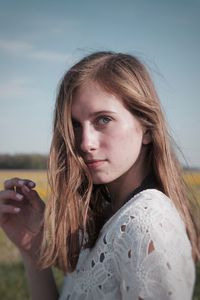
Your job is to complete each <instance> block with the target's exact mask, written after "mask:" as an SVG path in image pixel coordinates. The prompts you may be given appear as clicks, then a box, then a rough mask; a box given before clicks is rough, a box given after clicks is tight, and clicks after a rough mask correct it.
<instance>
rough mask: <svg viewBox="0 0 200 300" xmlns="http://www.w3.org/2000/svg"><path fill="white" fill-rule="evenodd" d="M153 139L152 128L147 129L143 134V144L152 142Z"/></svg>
mask: <svg viewBox="0 0 200 300" xmlns="http://www.w3.org/2000/svg"><path fill="white" fill-rule="evenodd" d="M151 141H152V138H151V132H150V130H148V129H146V130H145V131H144V134H143V138H142V144H143V145H148V144H150V143H151Z"/></svg>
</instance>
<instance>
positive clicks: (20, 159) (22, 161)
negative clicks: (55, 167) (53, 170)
mask: <svg viewBox="0 0 200 300" xmlns="http://www.w3.org/2000/svg"><path fill="white" fill-rule="evenodd" d="M46 168H47V155H42V154H15V155H10V154H0V169H40V170H42V169H46Z"/></svg>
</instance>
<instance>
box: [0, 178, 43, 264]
mask: <svg viewBox="0 0 200 300" xmlns="http://www.w3.org/2000/svg"><path fill="white" fill-rule="evenodd" d="M34 187H35V183H34V182H32V181H30V180H28V179H19V178H12V179H9V180H6V181H5V183H4V188H5V189H4V190H3V191H0V226H1V227H2V229H3V231H4V232H5V234H6V235H7V236H8V238H9V239H10V240H11V241H12V242H13V243H14V244H15V245H16V246H17V247H18V248H19V250H20V251H21V252H22V253H23V254H24V255H27V256H28V257H30V258H31V259H33V260H35V256H36V252H37V251H38V250H39V248H40V243H41V238H42V226H43V218H44V209H45V205H44V202H43V201H42V200H41V199H40V197H39V195H38V193H37V192H36V191H35V190H33V188H34Z"/></svg>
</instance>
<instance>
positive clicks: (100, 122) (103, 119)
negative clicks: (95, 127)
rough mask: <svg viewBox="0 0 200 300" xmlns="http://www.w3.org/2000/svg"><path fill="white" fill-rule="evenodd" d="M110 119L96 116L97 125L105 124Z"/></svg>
mask: <svg viewBox="0 0 200 300" xmlns="http://www.w3.org/2000/svg"><path fill="white" fill-rule="evenodd" d="M110 121H111V118H109V117H100V118H98V124H99V125H106V124H108V123H109V122H110Z"/></svg>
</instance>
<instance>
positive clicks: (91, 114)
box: [72, 110, 117, 122]
mask: <svg viewBox="0 0 200 300" xmlns="http://www.w3.org/2000/svg"><path fill="white" fill-rule="evenodd" d="M103 114H117V112H116V111H113V110H98V111H95V112H92V113H90V114H89V115H88V117H89V118H94V117H97V116H99V115H103ZM72 121H73V122H79V120H78V119H77V118H76V117H75V116H72Z"/></svg>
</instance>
